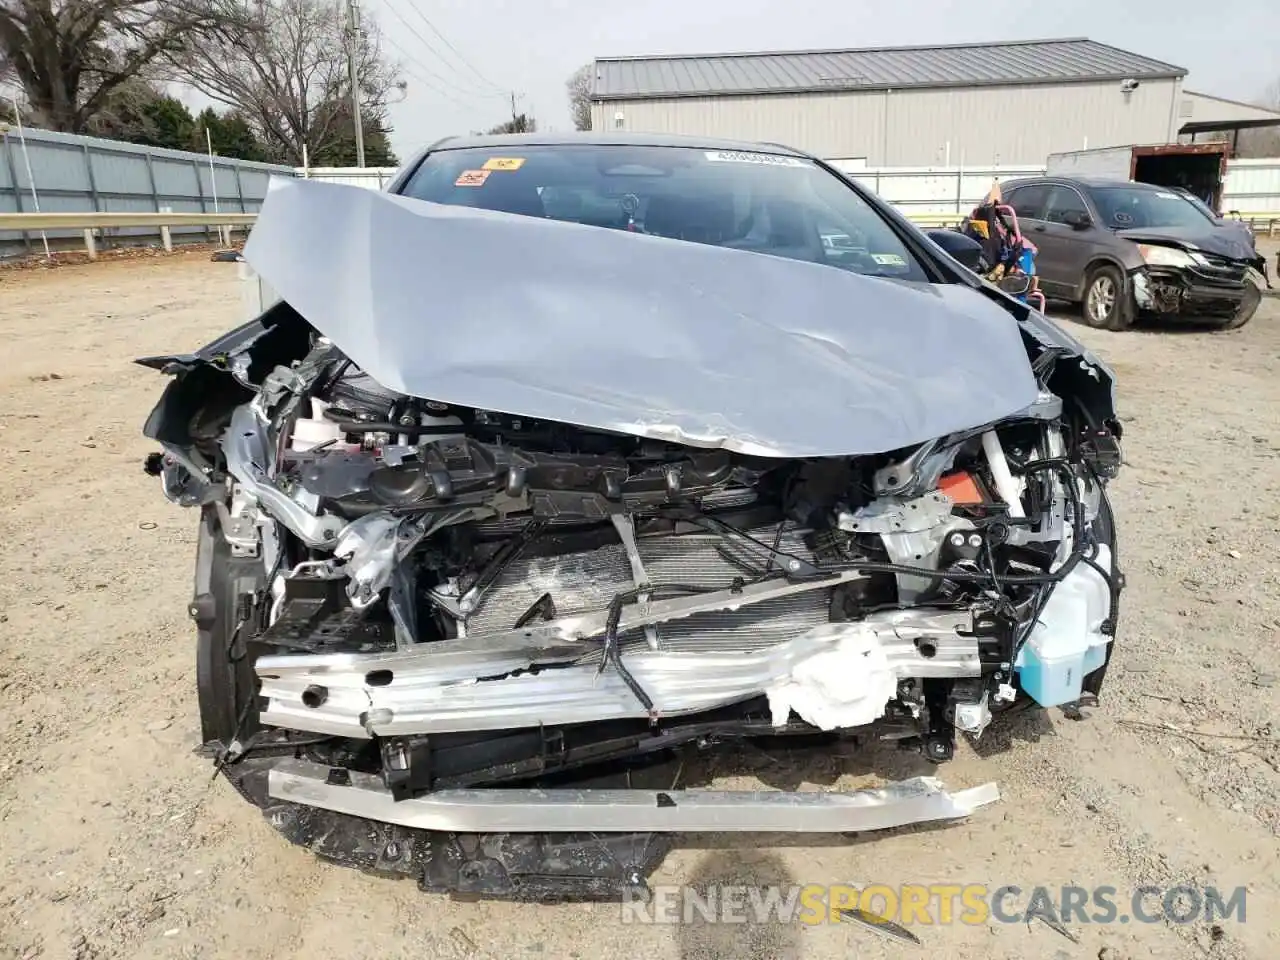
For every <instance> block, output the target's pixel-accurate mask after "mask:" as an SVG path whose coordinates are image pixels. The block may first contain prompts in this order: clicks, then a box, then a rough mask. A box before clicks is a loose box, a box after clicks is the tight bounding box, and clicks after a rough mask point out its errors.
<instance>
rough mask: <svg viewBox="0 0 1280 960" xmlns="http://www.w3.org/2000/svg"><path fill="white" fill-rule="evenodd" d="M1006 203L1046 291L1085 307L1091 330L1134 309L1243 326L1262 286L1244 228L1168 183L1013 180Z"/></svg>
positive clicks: (1128, 316) (1117, 322)
mask: <svg viewBox="0 0 1280 960" xmlns="http://www.w3.org/2000/svg"><path fill="white" fill-rule="evenodd" d="M1003 193H1004V198H1005V201H1006V202H1007V203H1008V204H1009V205H1010V206H1012V207H1013V208H1014V210H1016V211H1017V214H1018V219H1019V221H1021V222H1022V223H1023V232H1024V233H1025V234H1026V235H1027V237H1028V238H1030V240H1031V242H1032V243H1034V244H1035V245H1036V248H1037V250H1038V256H1037V258H1036V272H1037V273H1038V275H1039V278H1040V286H1041V288H1042V289H1043V290H1044V292H1045V295H1046V296H1048V297H1051V298H1059V299H1063V300H1069V301H1073V302H1076V303H1080V304H1081V305H1082V312H1083V315H1084V319H1085V322H1086V323H1088V324H1089V325H1090V326H1092V327H1101V328H1104V329H1108V330H1123V329H1125V328H1127V327H1128V326H1130V325H1131V324H1132V323H1133V321H1134V319H1135V318H1137V317H1138V316H1140V315H1150V316H1154V317H1162V318H1185V319H1190V320H1198V321H1201V322H1209V323H1212V324H1214V325H1216V326H1218V327H1220V328H1221V329H1224V330H1234V329H1236V328H1239V327H1243V326H1244V325H1245V324H1246V323H1248V322H1249V321H1250V320H1251V319H1253V315H1254V314H1255V313H1256V312H1257V310H1258V306H1259V304H1260V303H1261V301H1262V290H1263V288H1264V287H1266V286H1267V285H1268V281H1267V278H1266V261H1265V259H1264V258H1262V257H1261V256H1260V255H1259V254H1258V251H1257V249H1256V248H1255V246H1254V243H1253V235H1252V233H1250V232H1247V231H1244V230H1243V228H1242V229H1240V230H1237V229H1235V225H1231V226H1230V227H1226V226H1224V225H1223V224H1222V223H1221V222H1220V221H1216V220H1214V219H1213V218H1212V217H1211V216H1210V215H1209V213H1208V212H1207V210H1206V209H1205V208H1202V207H1201V206H1200V205H1198V204H1197V203H1196V202H1194V201H1192V200H1191V199H1189V198H1188V197H1187V196H1185V195H1184V194H1182V193H1180V192H1178V191H1175V190H1172V189H1169V188H1167V187H1159V186H1154V185H1152V184H1146V183H1133V182H1130V181H1120V180H1100V179H1092V178H1086V177H1078V178H1072V179H1066V178H1061V177H1046V178H1037V179H1034V180H1011V181H1009V183H1007V184H1005V185H1004V188H1003Z"/></svg>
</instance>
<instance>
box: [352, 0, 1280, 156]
mask: <svg viewBox="0 0 1280 960" xmlns="http://www.w3.org/2000/svg"><path fill="white" fill-rule="evenodd" d="M361 6H362V9H363V11H364V16H365V17H366V19H367V18H373V19H375V20H377V22H378V23H379V25H380V26H381V27H382V29H383V32H384V33H385V34H386V35H387V36H388V37H389V38H390V40H391V41H392V43H390V44H388V52H389V53H390V54H392V55H393V56H395V57H397V58H398V59H399V60H400V61H401V63H402V65H403V66H404V69H405V75H406V79H407V80H408V83H409V88H408V95H407V98H406V99H405V100H404V102H403V103H400V104H397V105H396V106H394V107H393V108H392V120H393V122H394V125H395V133H394V135H393V137H392V142H393V144H394V146H395V149H396V150H397V152H398V153H399V154H400V156H401V157H404V156H405V155H406V154H408V153H410V152H411V151H412V150H414V149H416V148H417V147H419V146H421V145H423V144H425V143H428V142H430V141H432V140H435V139H437V138H439V137H441V136H445V135H448V134H452V133H468V132H470V131H471V130H477V129H481V128H487V127H491V126H493V125H494V124H496V123H500V122H501V121H503V120H505V119H507V118H508V117H509V116H510V114H511V106H510V102H509V97H510V92H511V91H515V92H516V93H517V94H518V95H521V96H522V97H523V99H522V100H520V101H518V103H517V106H518V107H519V108H520V109H521V110H528V111H530V112H532V113H533V114H534V115H535V116H536V118H537V120H538V124H539V126H540V128H542V129H560V130H564V129H569V128H570V126H571V125H570V122H569V112H568V101H567V99H566V97H565V89H564V81H565V79H566V78H567V77H568V76H569V75H570V74H571V73H572V72H573V71H574V70H575V69H577V68H578V67H579V66H581V65H582V64H584V63H587V62H589V61H591V60H593V59H595V58H596V57H604V56H626V55H644V54H663V53H711V52H731V51H744V50H745V51H753V50H797V49H812V48H833V47H872V46H902V45H908V44H927V43H966V42H982V41H992V40H1025V39H1046V38H1053V37H1069V36H1087V37H1089V38H1090V39H1093V40H1099V41H1102V42H1103V43H1110V44H1113V45H1114V46H1117V47H1123V48H1124V49H1126V50H1131V51H1133V52H1134V53H1140V54H1143V55H1144V56H1148V57H1153V58H1155V59H1157V60H1164V61H1166V62H1168V63H1174V64H1177V65H1178V66H1182V67H1186V68H1187V69H1188V70H1189V71H1190V75H1189V76H1188V77H1187V81H1186V85H1187V87H1188V88H1190V89H1193V90H1197V91H1200V92H1202V93H1210V94H1214V95H1216V96H1220V97H1228V98H1230V99H1235V100H1256V99H1258V98H1259V97H1261V96H1262V94H1263V92H1264V91H1265V90H1266V89H1267V87H1268V85H1269V84H1270V83H1272V82H1274V81H1276V80H1277V79H1280V6H1278V5H1277V4H1276V0H1212V2H1206V0H1164V2H1161V0H1155V2H1152V0H1128V2H1124V0H1073V2H1070V3H1068V2H1057V3H1045V2H1039V3H1037V2H1031V0H968V2H965V3H956V2H947V3H943V2H936V0H935V2H930V3H925V2H913V0H896V2H870V0H788V2H787V3H785V4H784V3H782V2H779V0H772V2H769V0H362V2H361ZM424 18H425V19H424ZM427 21H430V23H431V24H432V25H433V26H434V27H435V29H436V30H437V31H439V33H438V34H437V33H435V32H432V30H431V28H430V27H429V26H428V25H427ZM441 36H443V37H444V38H445V41H442V40H441ZM446 41H447V42H446ZM449 45H452V47H453V48H456V50H457V51H458V54H460V55H461V58H462V59H460V58H459V56H458V55H457V54H455V53H454V52H453V50H451V49H450V46H449ZM472 68H474V71H473V69H472ZM477 74H478V75H477ZM482 78H483V79H482ZM1010 122H1018V121H1017V119H1016V118H1011V121H1010ZM1024 122H1040V123H1044V122H1052V119H1051V118H1037V119H1035V120H1030V119H1028V120H1027V121H1024Z"/></svg>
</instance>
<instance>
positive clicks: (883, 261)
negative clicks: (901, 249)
mask: <svg viewBox="0 0 1280 960" xmlns="http://www.w3.org/2000/svg"><path fill="white" fill-rule="evenodd" d="M871 259H872V260H874V261H875V262H876V263H878V264H880V266H882V267H905V266H906V265H907V261H906V260H904V259H902V257H900V256H898V255H897V254H896V253H873V254H872V255H871Z"/></svg>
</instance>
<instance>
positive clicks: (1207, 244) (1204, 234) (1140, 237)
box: [1116, 221, 1256, 260]
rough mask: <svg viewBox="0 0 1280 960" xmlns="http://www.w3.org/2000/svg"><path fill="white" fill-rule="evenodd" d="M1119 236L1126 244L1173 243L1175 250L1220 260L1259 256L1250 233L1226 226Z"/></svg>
mask: <svg viewBox="0 0 1280 960" xmlns="http://www.w3.org/2000/svg"><path fill="white" fill-rule="evenodd" d="M1116 234H1117V235H1118V236H1121V237H1124V238H1125V239H1126V240H1132V241H1133V242H1134V243H1142V242H1144V241H1147V240H1151V241H1154V242H1157V243H1159V242H1164V243H1173V244H1175V245H1176V246H1183V247H1193V248H1196V249H1199V250H1205V251H1207V252H1209V253H1216V254H1218V255H1219V256H1223V257H1230V258H1231V259H1233V260H1252V259H1253V258H1254V257H1255V256H1256V254H1255V253H1254V249H1253V245H1252V244H1251V243H1250V241H1249V234H1248V231H1247V230H1245V229H1244V228H1243V227H1241V229H1240V230H1236V229H1234V228H1231V227H1228V226H1225V225H1224V226H1220V227H1215V226H1214V225H1212V224H1210V223H1209V222H1208V221H1206V222H1205V225H1204V228H1203V229H1201V228H1198V227H1197V228H1195V229H1192V228H1190V227H1132V228H1131V229H1128V230H1117V231H1116Z"/></svg>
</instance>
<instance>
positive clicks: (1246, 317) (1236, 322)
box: [1218, 280, 1262, 330]
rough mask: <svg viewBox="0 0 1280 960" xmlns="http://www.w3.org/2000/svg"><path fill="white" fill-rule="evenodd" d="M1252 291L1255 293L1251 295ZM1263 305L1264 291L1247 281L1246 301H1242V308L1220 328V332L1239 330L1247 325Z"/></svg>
mask: <svg viewBox="0 0 1280 960" xmlns="http://www.w3.org/2000/svg"><path fill="white" fill-rule="evenodd" d="M1250 291H1253V292H1252V293H1250ZM1261 304H1262V291H1261V290H1259V289H1258V288H1257V286H1255V285H1254V284H1252V283H1250V282H1249V281H1248V280H1246V281H1245V292H1244V299H1243V300H1241V301H1240V307H1239V309H1238V310H1236V312H1235V315H1234V316H1233V317H1232V318H1231V319H1230V320H1228V321H1226V322H1225V323H1224V324H1222V325H1221V326H1220V327H1218V329H1219V330H1239V329H1240V328H1241V327H1243V326H1244V325H1245V324H1246V323H1248V322H1249V321H1250V320H1252V319H1253V315H1254V314H1255V313H1257V312H1258V307H1259V306H1261Z"/></svg>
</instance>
